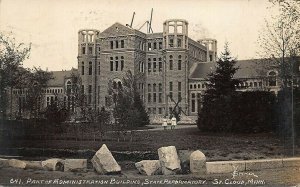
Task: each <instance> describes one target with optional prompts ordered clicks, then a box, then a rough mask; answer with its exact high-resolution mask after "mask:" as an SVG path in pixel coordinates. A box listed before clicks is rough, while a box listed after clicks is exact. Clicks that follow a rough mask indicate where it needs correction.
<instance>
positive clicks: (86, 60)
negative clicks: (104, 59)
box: [77, 29, 100, 109]
mask: <svg viewBox="0 0 300 187" xmlns="http://www.w3.org/2000/svg"><path fill="white" fill-rule="evenodd" d="M99 33H100V31H98V30H95V29H82V30H79V32H78V57H77V59H78V72H79V74H80V77H81V81H82V88H81V90H82V91H83V92H84V94H85V95H86V97H87V100H86V102H87V104H88V106H89V107H92V108H94V109H96V107H97V103H96V101H97V95H98V94H97V89H96V88H97V81H98V77H97V73H98V72H99V71H98V70H97V53H98V51H100V49H99V47H98V46H97V43H96V39H97V38H98V36H99ZM98 63H99V62H98Z"/></svg>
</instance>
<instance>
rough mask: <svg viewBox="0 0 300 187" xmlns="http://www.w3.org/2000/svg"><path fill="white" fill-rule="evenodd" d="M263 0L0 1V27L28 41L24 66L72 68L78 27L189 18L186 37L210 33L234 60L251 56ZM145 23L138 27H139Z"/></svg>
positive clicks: (157, 28) (266, 12)
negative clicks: (226, 44) (28, 49)
mask: <svg viewBox="0 0 300 187" xmlns="http://www.w3.org/2000/svg"><path fill="white" fill-rule="evenodd" d="M269 6H270V3H269V2H268V0H226V1H225V0H88V1H86V0H0V32H2V33H4V34H6V35H9V36H11V37H14V38H15V39H16V41H17V42H19V43H21V42H23V43H25V44H29V43H31V44H32V49H31V53H30V58H29V59H28V60H26V61H25V62H24V66H25V67H33V66H36V67H41V68H42V69H48V70H51V71H59V70H68V69H71V68H72V67H75V68H77V50H78V48H77V44H78V31H79V30H80V29H84V28H88V29H98V30H100V32H101V31H103V30H105V29H106V28H108V27H109V26H111V25H112V24H114V23H115V22H119V23H121V24H124V25H125V24H130V22H131V18H132V14H133V12H135V13H136V14H135V17H134V21H133V28H135V29H138V28H139V27H140V26H141V25H142V24H143V23H144V22H145V21H147V20H149V18H150V13H151V8H153V18H152V28H153V31H154V32H162V25H163V22H164V21H165V20H167V19H185V20H187V21H188V22H189V37H191V38H192V39H194V40H198V39H201V38H215V39H217V41H218V54H219V53H220V52H221V51H222V49H223V47H224V43H225V42H226V41H227V42H228V43H229V48H230V51H231V52H232V55H233V56H235V57H237V59H239V60H242V59H251V58H257V55H256V54H257V51H258V50H259V48H258V47H257V46H258V45H257V39H258V34H259V32H260V31H261V30H262V28H263V26H264V19H265V18H267V17H268V16H270V9H269V8H268V7H269ZM145 30H146V29H145V28H144V29H142V31H144V32H145Z"/></svg>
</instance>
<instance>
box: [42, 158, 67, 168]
mask: <svg viewBox="0 0 300 187" xmlns="http://www.w3.org/2000/svg"><path fill="white" fill-rule="evenodd" d="M42 167H43V168H44V169H46V170H50V171H63V170H64V164H63V160H62V159H59V158H51V159H48V160H45V161H42Z"/></svg>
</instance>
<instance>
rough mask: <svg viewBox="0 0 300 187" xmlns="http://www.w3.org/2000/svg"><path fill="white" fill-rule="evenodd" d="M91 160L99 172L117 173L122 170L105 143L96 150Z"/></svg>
mask: <svg viewBox="0 0 300 187" xmlns="http://www.w3.org/2000/svg"><path fill="white" fill-rule="evenodd" d="M91 161H92V164H93V166H94V168H95V170H96V171H97V172H98V173H99V174H117V173H120V172H121V167H120V166H119V164H118V163H117V161H116V160H115V158H114V157H113V156H112V154H111V152H110V151H109V150H108V148H107V146H106V145H105V144H103V145H102V147H101V148H100V149H99V150H98V151H97V152H96V154H95V155H94V156H93V158H92V160H91Z"/></svg>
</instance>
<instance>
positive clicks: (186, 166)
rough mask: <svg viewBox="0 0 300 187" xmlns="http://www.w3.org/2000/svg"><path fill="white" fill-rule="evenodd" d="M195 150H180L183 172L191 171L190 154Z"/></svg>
mask: <svg viewBox="0 0 300 187" xmlns="http://www.w3.org/2000/svg"><path fill="white" fill-rule="evenodd" d="M193 152H194V151H192V150H178V156H179V159H180V166H181V171H182V174H188V173H190V156H191V154H192V153H193Z"/></svg>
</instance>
